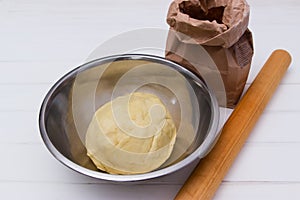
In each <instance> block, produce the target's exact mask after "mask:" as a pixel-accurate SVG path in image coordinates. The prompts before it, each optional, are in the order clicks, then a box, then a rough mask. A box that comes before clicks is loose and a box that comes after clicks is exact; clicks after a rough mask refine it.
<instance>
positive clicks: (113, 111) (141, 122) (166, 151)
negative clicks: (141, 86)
mask: <svg viewBox="0 0 300 200" xmlns="http://www.w3.org/2000/svg"><path fill="white" fill-rule="evenodd" d="M175 139H176V127H175V124H174V121H173V120H172V118H171V116H170V113H169V112H168V111H167V109H166V107H165V106H164V104H163V103H162V102H161V100H160V99H159V98H158V97H157V96H155V95H153V94H148V93H140V92H135V93H131V94H129V95H126V96H121V97H118V98H116V99H114V100H112V101H110V102H108V103H106V104H105V105H103V106H102V107H100V108H99V109H98V110H97V111H96V113H95V115H94V116H93V119H92V121H91V123H90V125H89V127H88V130H87V134H86V148H87V155H88V156H89V157H90V158H91V160H92V161H93V162H94V164H95V165H96V166H97V168H99V169H100V170H103V171H106V172H108V173H111V174H140V173H146V172H150V171H153V170H155V169H157V168H158V167H160V166H161V165H162V164H163V163H164V162H165V161H166V160H167V159H168V158H169V156H170V155H171V152H172V149H173V146H174V144H175Z"/></svg>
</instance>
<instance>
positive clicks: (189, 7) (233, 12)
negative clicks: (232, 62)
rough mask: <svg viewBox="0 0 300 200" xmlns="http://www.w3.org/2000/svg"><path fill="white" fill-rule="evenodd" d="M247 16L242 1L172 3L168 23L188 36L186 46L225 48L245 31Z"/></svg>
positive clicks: (186, 0)
mask: <svg viewBox="0 0 300 200" xmlns="http://www.w3.org/2000/svg"><path fill="white" fill-rule="evenodd" d="M249 13H250V8H249V5H248V4H247V2H246V1H244V0H174V1H173V2H172V3H171V5H170V7H169V11H168V15H167V23H168V24H169V25H170V26H171V28H173V29H174V30H175V31H179V32H181V33H184V34H186V35H188V36H190V37H187V38H184V39H183V38H182V39H181V40H182V41H183V42H185V43H195V41H196V42H197V43H198V44H201V45H206V46H222V47H224V48H228V47H230V46H232V45H233V44H234V43H236V42H237V41H238V40H239V38H240V37H241V36H242V35H243V34H244V32H245V31H246V30H247V26H248V23H249ZM191 38H192V39H191Z"/></svg>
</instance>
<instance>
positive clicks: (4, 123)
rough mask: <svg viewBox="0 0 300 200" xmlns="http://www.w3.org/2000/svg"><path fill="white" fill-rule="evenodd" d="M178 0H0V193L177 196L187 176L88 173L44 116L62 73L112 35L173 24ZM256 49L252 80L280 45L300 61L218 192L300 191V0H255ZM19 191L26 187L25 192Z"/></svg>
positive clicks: (292, 195) (219, 196) (271, 194)
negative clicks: (47, 137) (50, 143)
mask: <svg viewBox="0 0 300 200" xmlns="http://www.w3.org/2000/svg"><path fill="white" fill-rule="evenodd" d="M169 3H170V0H143V1H138V0H123V1H121V0H120V1H109V0H100V1H99V0H86V1H81V0H51V1H50V0H44V1H39V0H27V1H23V0H0V70H1V73H0V121H1V123H0V137H1V138H0V157H1V158H2V159H1V164H0V194H1V197H3V199H20V198H21V197H22V199H40V198H43V199H158V200H159V199H163V200H166V199H173V198H174V196H175V195H176V193H177V191H178V190H179V188H180V187H181V185H182V184H183V182H184V180H185V178H186V177H187V175H185V174H179V175H177V177H172V178H169V179H168V178H165V179H162V180H161V181H160V182H156V183H143V184H140V185H129V186H125V185H116V184H108V183H104V182H102V181H96V180H94V179H90V178H87V177H85V176H82V175H79V174H77V173H75V172H73V171H71V170H70V169H68V168H66V167H64V166H63V165H61V164H60V163H59V162H57V161H56V160H55V159H54V158H53V157H52V156H51V155H50V153H49V152H48V151H47V150H46V148H45V146H44V145H43V144H42V140H41V138H40V136H39V132H38V125H37V117H38V110H39V106H40V104H41V101H42V99H43V97H44V95H45V94H46V92H47V91H48V89H49V88H50V86H51V84H53V83H54V82H55V81H56V80H57V79H58V78H60V77H61V76H62V75H63V74H65V73H66V72H67V71H69V70H71V69H72V68H74V67H76V66H78V65H80V64H81V63H83V62H84V61H85V59H86V58H87V57H88V55H89V54H90V52H91V51H93V50H94V48H96V47H97V46H98V45H100V44H101V43H102V42H104V41H106V40H107V39H109V38H111V37H113V36H115V35H118V34H120V33H123V32H125V31H130V30H133V29H137V28H144V27H158V28H162V29H167V28H168V26H167V24H166V22H165V16H166V12H167V8H168V5H169ZM248 3H249V4H250V6H251V16H250V29H251V30H252V32H253V36H254V43H255V55H254V58H253V64H252V68H251V71H250V76H249V79H248V85H249V84H250V83H251V82H252V81H253V79H254V77H255V76H256V74H257V73H258V71H259V70H260V68H261V66H262V65H263V63H264V62H265V61H266V59H267V57H268V56H269V54H270V53H271V51H272V50H274V49H276V48H284V49H287V50H289V51H290V52H291V54H292V56H293V58H294V59H293V63H292V65H291V68H290V69H289V71H288V72H287V74H286V76H285V78H284V79H283V81H282V83H281V85H280V86H279V89H278V90H277V91H276V93H275V96H274V98H273V99H272V100H271V102H270V104H269V105H268V107H267V108H266V111H265V112H264V113H263V114H262V117H261V119H260V120H259V122H258V123H257V125H256V127H255V129H254V130H253V132H252V134H251V136H250V138H249V139H248V140H247V143H246V145H245V146H244V148H243V149H242V152H241V153H240V154H239V156H238V158H237V160H236V162H235V163H234V165H233V167H232V169H231V170H230V172H229V173H228V174H227V176H226V177H225V179H224V182H223V183H222V184H221V187H220V188H219V190H218V192H217V193H216V196H215V198H214V199H216V200H227V199H228V200H232V199H234V200H240V199H241V200H244V199H245V200H247V199H249V200H250V199H251V200H252V199H258V200H265V199H274V200H279V199H284V198H287V197H288V198H289V199H295V200H297V199H300V192H299V191H300V184H299V183H300V176H299V172H298V171H299V167H300V160H299V159H297V158H298V157H299V156H298V155H299V154H300V134H299V125H298V124H299V121H300V106H299V105H300V104H299V102H300V93H299V91H300V79H299V76H300V67H298V66H299V64H300V63H299V60H298V58H299V57H300V50H299V47H298V43H299V39H298V34H299V32H300V27H299V26H298V24H299V22H300V21H299V20H300V14H299V9H300V2H298V1H294V0H288V1H285V0H274V1H254V0H249V1H248ZM16 191H17V192H16Z"/></svg>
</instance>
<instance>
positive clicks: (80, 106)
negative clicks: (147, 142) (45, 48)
mask: <svg viewBox="0 0 300 200" xmlns="http://www.w3.org/2000/svg"><path fill="white" fill-rule="evenodd" d="M141 66H142V67H141ZM136 69H138V70H136ZM131 72H132V73H131ZM169 72H170V73H169ZM127 74H129V76H127ZM132 74H133V75H132ZM124 76H125V77H126V76H127V79H126V80H127V81H125V82H124V80H123V82H122V79H123V78H124ZM148 78H150V79H148ZM143 80H147V81H148V82H146V83H145V82H143ZM159 80H160V81H159ZM161 80H163V83H162V84H161ZM155 81H158V82H155ZM116 88H117V89H116ZM132 89H134V90H135V91H136V90H137V91H144V92H150V93H154V94H156V95H157V96H159V97H160V98H161V99H162V101H163V103H164V104H165V105H166V107H167V108H168V109H169V110H170V113H171V115H172V117H173V118H174V121H175V123H176V126H177V128H178V126H180V123H181V122H182V121H184V120H189V121H190V122H191V124H193V128H194V129H193V130H194V131H195V135H194V136H195V137H194V138H193V141H190V143H189V144H188V146H187V147H186V150H185V152H184V153H183V154H182V155H181V156H180V158H178V159H176V160H174V161H172V162H169V163H168V164H166V165H163V166H162V167H160V168H159V169H157V170H154V171H152V172H149V173H144V174H136V175H113V174H108V173H106V172H102V171H99V170H97V169H96V167H95V166H94V164H93V163H92V162H91V160H90V159H89V157H88V156H87V155H86V148H85V146H84V138H85V131H86V129H87V126H88V124H89V122H90V120H91V118H92V115H93V113H94V112H95V110H97V108H99V107H100V106H101V105H103V104H104V103H106V102H108V101H110V100H111V99H112V98H114V97H116V96H119V95H122V94H126V93H128V92H132ZM180 95H181V97H178V96H180ZM180 98H181V102H180ZM182 98H183V100H182ZM184 109H185V110H186V109H187V110H188V111H184ZM218 123H219V107H218V103H217V100H216V98H215V96H214V94H213V93H212V91H211V90H210V89H209V87H208V86H207V85H206V84H205V83H204V82H203V81H202V80H200V79H199V78H198V77H197V76H195V75H194V74H193V73H191V72H190V71H188V70H186V69H185V68H183V67H182V66H180V65H178V64H176V63H174V62H171V61H168V60H166V59H164V58H161V57H156V56H151V55H142V54H128V55H116V56H110V57H105V58H101V59H97V60H94V61H91V62H89V63H86V64H84V65H82V66H80V67H78V68H76V69H74V70H72V71H71V72H69V73H67V74H66V75H65V76H63V77H62V78H61V79H60V80H58V81H57V82H56V83H55V84H54V86H53V87H52V88H51V89H50V91H49V92H48V94H47V95H46V97H45V99H44V101H43V103H42V106H41V109H40V114H39V127H40V133H41V136H42V138H43V141H44V143H45V144H46V147H47V148H48V149H49V151H50V152H51V153H52V154H53V156H54V157H55V158H56V159H57V160H59V161H60V162H62V163H63V164H64V165H66V166H67V167H69V168H71V169H73V170H75V171H77V172H79V173H81V174H85V175H87V176H90V177H94V178H97V179H102V180H108V181H121V182H128V181H141V180H148V179H152V178H157V177H160V176H164V175H167V174H171V173H173V172H175V171H178V170H182V169H183V168H185V167H186V166H187V165H189V164H191V163H193V162H194V163H195V162H197V161H198V160H199V159H201V158H202V157H204V156H205V155H206V154H207V153H208V151H209V150H210V149H211V148H212V146H213V144H214V143H215V141H216V139H217V137H218V132H217V128H218ZM188 131H190V130H184V129H183V133H182V134H183V135H181V137H182V138H184V137H185V135H184V134H186V137H188V135H189V134H190V133H189V132H188ZM182 138H181V139H182ZM177 142H178V143H180V138H179V139H178V141H176V143H177ZM181 143H182V141H181Z"/></svg>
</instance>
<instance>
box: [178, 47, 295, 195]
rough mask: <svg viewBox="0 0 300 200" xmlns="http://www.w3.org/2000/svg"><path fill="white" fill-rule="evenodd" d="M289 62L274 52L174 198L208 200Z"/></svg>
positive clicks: (287, 58)
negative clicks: (206, 153)
mask: <svg viewBox="0 0 300 200" xmlns="http://www.w3.org/2000/svg"><path fill="white" fill-rule="evenodd" d="M290 63H291V56H290V54H289V53H288V52H286V51H284V50H275V51H274V52H273V53H272V55H271V56H270V57H269V59H268V60H267V62H266V63H265V64H264V66H263V68H262V69H261V71H260V72H259V74H258V75H257V77H256V78H255V80H254V81H253V83H252V84H251V86H250V87H249V89H248V90H247V92H246V93H245V95H244V96H243V98H242V99H241V101H240V102H239V104H238V105H237V106H236V108H235V110H234V111H233V112H232V114H231V116H230V117H229V119H228V120H227V122H226V123H225V125H224V127H223V130H222V133H221V135H220V138H219V140H218V142H217V143H216V145H215V146H214V148H213V149H212V151H211V152H210V153H209V154H208V155H207V156H206V157H205V158H203V159H202V160H201V161H200V162H199V164H198V166H197V167H196V168H195V170H194V171H193V173H192V174H191V176H190V177H189V178H188V180H187V181H186V183H185V184H184V185H183V187H182V188H181V190H180V191H179V192H178V194H177V196H176V197H175V199H176V200H178V199H184V200H189V199H191V200H208V199H212V198H213V196H214V194H215V192H216V190H217V189H218V186H219V185H220V184H221V182H222V180H223V178H224V176H225V175H226V173H227V172H228V170H229V168H230V166H231V165H232V163H233V161H234V159H235V158H236V156H237V155H238V153H239V152H240V150H241V148H242V146H243V144H244V143H245V141H246V139H247V138H248V136H249V134H250V132H251V130H252V128H253V127H254V125H255V123H256V121H257V120H258V118H259V116H260V115H261V113H262V112H263V110H264V108H265V107H266V105H267V103H268V101H269V100H270V98H271V96H272V94H273V93H274V91H275V90H276V88H277V86H278V85H279V82H280V80H281V79H282V77H283V75H284V74H285V72H286V70H287V68H288V67H289V65H290Z"/></svg>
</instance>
